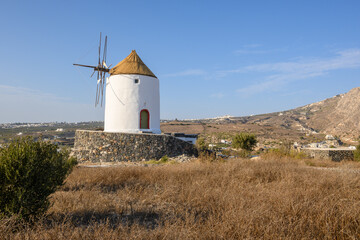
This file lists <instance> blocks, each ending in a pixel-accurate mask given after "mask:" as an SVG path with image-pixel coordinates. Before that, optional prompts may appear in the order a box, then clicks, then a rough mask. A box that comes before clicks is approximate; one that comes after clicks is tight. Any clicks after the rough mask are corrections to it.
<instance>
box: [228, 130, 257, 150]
mask: <svg viewBox="0 0 360 240" xmlns="http://www.w3.org/2000/svg"><path fill="white" fill-rule="evenodd" d="M256 143H257V140H256V136H255V135H254V134H250V133H239V134H236V135H235V136H234V138H233V141H232V147H233V148H237V149H238V148H241V149H243V150H247V151H252V150H253V148H254V147H255V145H256Z"/></svg>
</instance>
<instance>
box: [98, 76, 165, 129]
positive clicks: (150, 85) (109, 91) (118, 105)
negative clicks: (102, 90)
mask: <svg viewBox="0 0 360 240" xmlns="http://www.w3.org/2000/svg"><path fill="white" fill-rule="evenodd" d="M135 79H139V83H135ZM143 109H147V110H148V111H149V113H150V129H147V130H146V131H151V132H153V133H161V131H160V93H159V80H158V79H157V78H154V77H149V76H144V75H135V74H121V75H112V76H110V77H109V78H108V79H107V81H106V94H105V126H104V131H105V132H127V133H138V132H140V131H141V129H140V111H141V110H143ZM144 130H145V129H144Z"/></svg>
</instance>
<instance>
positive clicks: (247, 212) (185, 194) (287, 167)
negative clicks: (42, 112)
mask: <svg viewBox="0 0 360 240" xmlns="http://www.w3.org/2000/svg"><path fill="white" fill-rule="evenodd" d="M313 161H316V160H313ZM329 166H331V169H333V168H336V169H338V170H339V171H321V170H319V169H318V168H314V167H311V166H309V165H308V164H306V163H305V162H304V161H301V160H291V159H281V160H273V159H267V160H263V161H256V162H255V161H251V160H234V161H231V162H223V163H221V162H214V163H201V162H193V163H186V164H176V165H164V166H157V167H111V168H77V169H75V170H74V172H73V173H72V174H71V175H70V176H69V177H68V179H67V182H66V184H65V185H64V186H63V187H62V189H61V190H59V191H57V192H56V193H55V194H54V195H53V197H52V201H53V206H52V208H51V209H50V210H49V212H48V215H47V216H46V217H44V218H43V219H42V221H40V222H38V223H36V224H35V225H33V226H29V225H21V224H19V223H17V226H20V227H18V228H15V227H14V224H15V223H16V222H15V220H13V219H3V220H1V221H0V234H1V236H0V237H1V239H243V238H249V239H253V238H264V239H279V238H287V239H303V238H305V239H324V238H325V239H337V238H339V239H358V238H360V227H359V223H360V174H359V173H358V172H357V171H349V170H353V169H358V168H359V164H357V163H335V164H333V163H331V164H329ZM324 169H326V168H324ZM16 229H17V230H16Z"/></svg>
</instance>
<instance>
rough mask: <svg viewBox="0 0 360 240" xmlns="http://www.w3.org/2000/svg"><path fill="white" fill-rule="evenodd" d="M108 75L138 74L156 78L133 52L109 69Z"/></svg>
mask: <svg viewBox="0 0 360 240" xmlns="http://www.w3.org/2000/svg"><path fill="white" fill-rule="evenodd" d="M109 73H110V75H117V74H139V75H145V76H150V77H155V78H156V76H155V74H154V73H153V72H152V71H151V70H150V69H149V68H148V67H147V66H146V65H145V63H143V61H142V60H141V58H140V57H139V55H137V53H136V51H135V50H132V51H131V53H130V55H129V56H127V57H126V58H125V59H124V60H122V61H121V62H119V63H118V64H117V65H116V66H115V67H113V68H112V69H110V71H109Z"/></svg>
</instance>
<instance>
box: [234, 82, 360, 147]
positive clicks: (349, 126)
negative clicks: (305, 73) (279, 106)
mask: <svg viewBox="0 0 360 240" xmlns="http://www.w3.org/2000/svg"><path fill="white" fill-rule="evenodd" d="M228 121H236V122H237V121H240V122H242V123H252V124H257V125H262V126H280V127H282V128H286V129H289V130H297V131H300V132H305V133H308V134H316V133H323V134H332V135H338V136H340V137H342V138H344V140H355V139H358V137H359V135H360V87H358V88H353V89H351V90H350V91H349V92H348V93H345V94H339V95H336V96H335V97H332V98H328V99H326V100H323V101H321V102H317V103H312V104H309V105H306V106H303V107H299V108H295V109H292V110H288V111H283V112H276V113H269V114H262V115H256V116H249V117H236V118H229V119H228Z"/></svg>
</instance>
